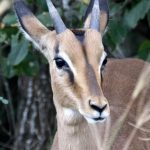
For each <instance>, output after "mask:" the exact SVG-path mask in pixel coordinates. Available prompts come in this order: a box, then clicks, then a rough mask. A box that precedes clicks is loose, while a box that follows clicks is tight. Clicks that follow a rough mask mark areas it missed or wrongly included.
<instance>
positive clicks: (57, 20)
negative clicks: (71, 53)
mask: <svg viewBox="0 0 150 150" xmlns="http://www.w3.org/2000/svg"><path fill="white" fill-rule="evenodd" d="M46 2H47V6H48V10H49V13H50V16H51V18H52V20H53V24H54V27H55V30H56V32H57V33H58V34H59V33H61V32H64V31H65V30H66V29H67V28H66V26H65V24H64V23H63V21H62V19H61V17H60V15H59V13H58V11H57V9H56V8H55V7H54V5H53V3H52V1H51V0H46Z"/></svg>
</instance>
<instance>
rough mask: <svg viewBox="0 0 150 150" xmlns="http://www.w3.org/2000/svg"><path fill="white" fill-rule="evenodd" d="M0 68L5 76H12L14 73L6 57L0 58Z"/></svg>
mask: <svg viewBox="0 0 150 150" xmlns="http://www.w3.org/2000/svg"><path fill="white" fill-rule="evenodd" d="M0 68H1V70H2V74H3V76H4V77H6V78H12V77H14V76H15V75H16V70H15V69H14V68H13V67H12V65H10V63H9V61H8V60H7V58H1V59H0Z"/></svg>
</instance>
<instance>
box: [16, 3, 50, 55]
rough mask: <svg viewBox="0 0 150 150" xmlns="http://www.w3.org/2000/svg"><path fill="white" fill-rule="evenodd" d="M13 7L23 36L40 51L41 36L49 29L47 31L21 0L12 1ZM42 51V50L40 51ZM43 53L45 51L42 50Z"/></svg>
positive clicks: (41, 45)
mask: <svg viewBox="0 0 150 150" xmlns="http://www.w3.org/2000/svg"><path fill="white" fill-rule="evenodd" d="M14 9H15V12H16V15H17V17H18V22H19V24H20V27H21V30H22V31H23V33H24V35H25V37H26V38H27V39H28V40H30V41H31V42H32V43H34V45H35V46H36V47H37V48H38V49H40V50H41V51H42V47H44V44H46V43H44V42H43V41H44V40H43V38H44V37H45V36H46V35H47V34H48V33H49V32H51V31H49V30H48V29H47V28H46V27H45V26H44V25H43V24H42V23H41V22H40V21H39V20H38V19H37V18H36V17H35V16H34V15H33V14H32V12H31V11H30V10H29V9H28V7H27V6H26V4H25V3H24V2H23V1H22V0H15V1H14ZM42 52H43V51H42ZM43 53H44V55H45V53H46V52H43Z"/></svg>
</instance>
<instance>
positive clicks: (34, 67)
mask: <svg viewBox="0 0 150 150" xmlns="http://www.w3.org/2000/svg"><path fill="white" fill-rule="evenodd" d="M37 60H38V59H37V58H36V54H35V53H34V54H32V53H31V52H29V53H28V55H27V57H26V59H24V60H23V61H22V62H21V63H20V64H19V65H18V66H16V67H15V69H16V70H17V74H18V75H27V76H35V75H37V74H38V73H39V63H38V61H37Z"/></svg>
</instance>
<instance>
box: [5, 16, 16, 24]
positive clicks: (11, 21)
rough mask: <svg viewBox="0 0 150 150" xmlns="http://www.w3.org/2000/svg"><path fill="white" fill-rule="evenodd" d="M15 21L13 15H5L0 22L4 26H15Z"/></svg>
mask: <svg viewBox="0 0 150 150" xmlns="http://www.w3.org/2000/svg"><path fill="white" fill-rule="evenodd" d="M16 20H17V19H16V16H15V14H7V15H6V16H5V17H4V18H3V20H2V22H3V23H4V24H5V25H13V24H15V23H16V22H17V21H16Z"/></svg>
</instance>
